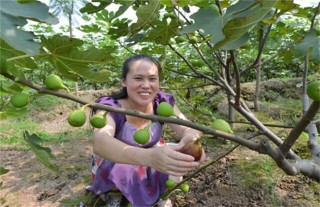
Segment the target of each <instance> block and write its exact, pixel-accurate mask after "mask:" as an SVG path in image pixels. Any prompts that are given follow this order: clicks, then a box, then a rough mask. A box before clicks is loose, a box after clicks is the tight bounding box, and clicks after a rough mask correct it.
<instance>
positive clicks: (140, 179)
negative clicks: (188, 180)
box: [87, 92, 175, 207]
mask: <svg viewBox="0 0 320 207" xmlns="http://www.w3.org/2000/svg"><path fill="white" fill-rule="evenodd" d="M163 101H166V102H168V103H170V104H171V105H172V106H173V105H174V104H175V100H174V97H173V96H172V95H171V94H168V93H164V92H158V93H157V95H156V97H155V99H154V101H153V106H154V108H153V111H154V114H157V113H156V109H157V107H158V105H159V103H161V102H163ZM96 102H97V103H101V104H105V105H110V106H115V107H119V108H121V104H120V103H119V102H118V101H117V100H115V99H113V98H110V97H101V98H99V99H98V100H97V101H96ZM109 113H110V115H111V116H112V118H113V119H114V121H115V123H116V132H115V138H117V139H119V140H121V141H123V142H124V143H126V144H129V145H132V146H138V147H144V148H150V147H153V146H156V145H157V144H158V143H159V142H160V140H161V136H162V124H161V123H159V122H154V123H153V124H152V125H151V127H150V139H149V141H148V142H147V143H146V144H144V145H141V144H138V143H136V142H135V141H134V140H133V135H134V133H135V132H136V131H137V129H136V128H135V127H134V126H133V125H131V124H130V123H129V122H127V121H126V117H125V115H124V114H120V113H114V112H109ZM94 162H95V163H94V166H93V168H94V169H93V183H92V185H91V186H89V187H88V188H87V189H88V190H91V191H93V192H94V193H95V194H100V193H105V192H108V191H109V190H110V189H112V188H117V189H118V190H119V191H121V192H122V194H123V195H124V196H125V197H126V198H127V199H128V200H129V202H130V203H131V205H132V206H133V207H134V206H139V207H142V206H151V205H152V204H154V203H155V202H156V200H157V199H158V198H159V197H160V196H161V195H162V194H163V193H164V191H165V189H166V186H165V182H166V181H167V179H168V175H167V174H164V173H161V172H158V171H156V170H155V169H152V168H150V167H145V166H136V165H128V164H120V163H113V162H111V161H108V160H103V159H99V158H98V159H96V160H94Z"/></svg>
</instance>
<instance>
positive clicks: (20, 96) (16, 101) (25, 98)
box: [10, 93, 29, 108]
mask: <svg viewBox="0 0 320 207" xmlns="http://www.w3.org/2000/svg"><path fill="white" fill-rule="evenodd" d="M10 102H11V104H12V105H13V106H14V107H16V108H22V107H25V106H26V105H28V104H29V95H28V94H25V93H16V94H13V95H12V96H11V98H10Z"/></svg>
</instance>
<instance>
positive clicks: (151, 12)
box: [130, 0, 160, 34]
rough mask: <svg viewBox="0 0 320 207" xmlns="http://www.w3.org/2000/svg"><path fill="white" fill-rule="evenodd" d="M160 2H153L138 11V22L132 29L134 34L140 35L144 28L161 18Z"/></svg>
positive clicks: (153, 0)
mask: <svg viewBox="0 0 320 207" xmlns="http://www.w3.org/2000/svg"><path fill="white" fill-rule="evenodd" d="M159 10H160V1H159V0H152V1H149V3H148V4H147V5H143V6H140V7H139V8H138V9H137V17H138V20H137V22H136V23H133V24H132V25H131V27H130V31H131V32H132V34H136V33H138V32H139V31H140V30H141V29H143V28H144V26H148V25H150V24H152V23H153V22H154V21H155V20H157V19H158V17H159Z"/></svg>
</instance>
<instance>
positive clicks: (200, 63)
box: [190, 60, 205, 67]
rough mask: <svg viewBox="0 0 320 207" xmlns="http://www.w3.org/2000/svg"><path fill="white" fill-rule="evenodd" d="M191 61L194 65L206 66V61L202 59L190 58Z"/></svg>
mask: <svg viewBox="0 0 320 207" xmlns="http://www.w3.org/2000/svg"><path fill="white" fill-rule="evenodd" d="M190 62H191V64H192V65H193V66H194V67H202V66H205V63H204V62H203V61H202V60H190Z"/></svg>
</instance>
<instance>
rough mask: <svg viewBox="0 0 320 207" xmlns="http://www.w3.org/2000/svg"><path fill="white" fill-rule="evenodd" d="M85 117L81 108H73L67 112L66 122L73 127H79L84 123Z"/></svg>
mask: <svg viewBox="0 0 320 207" xmlns="http://www.w3.org/2000/svg"><path fill="white" fill-rule="evenodd" d="M86 119H87V117H86V114H85V112H84V110H83V109H82V108H81V109H77V110H74V111H72V112H71V113H70V114H69V116H68V123H69V124H70V125H71V126H73V127H81V126H82V125H84V124H85V123H86Z"/></svg>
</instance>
